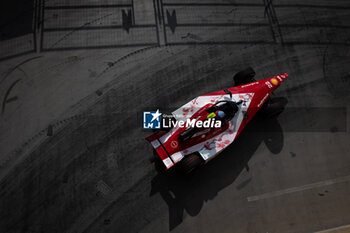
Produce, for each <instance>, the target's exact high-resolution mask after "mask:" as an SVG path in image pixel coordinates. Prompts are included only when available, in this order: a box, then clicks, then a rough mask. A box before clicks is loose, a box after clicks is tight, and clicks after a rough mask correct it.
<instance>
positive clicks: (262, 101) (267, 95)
mask: <svg viewBox="0 0 350 233" xmlns="http://www.w3.org/2000/svg"><path fill="white" fill-rule="evenodd" d="M269 95H270V94H269V93H267V94H266V95H265V96H264V97H263V98H262V99H261V101H260V103H259V104H258V108H260V106H261V105H262V104H263V103H264V102H265V100H266V99H267V98H268V97H269Z"/></svg>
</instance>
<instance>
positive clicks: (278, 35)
mask: <svg viewBox="0 0 350 233" xmlns="http://www.w3.org/2000/svg"><path fill="white" fill-rule="evenodd" d="M272 1H273V0H264V4H265V11H264V16H266V15H267V17H268V18H269V22H270V26H271V32H272V36H273V39H274V41H275V42H276V43H277V42H280V43H282V44H283V37H282V31H281V28H280V25H279V22H278V18H277V15H276V11H275V8H274V6H273V3H272Z"/></svg>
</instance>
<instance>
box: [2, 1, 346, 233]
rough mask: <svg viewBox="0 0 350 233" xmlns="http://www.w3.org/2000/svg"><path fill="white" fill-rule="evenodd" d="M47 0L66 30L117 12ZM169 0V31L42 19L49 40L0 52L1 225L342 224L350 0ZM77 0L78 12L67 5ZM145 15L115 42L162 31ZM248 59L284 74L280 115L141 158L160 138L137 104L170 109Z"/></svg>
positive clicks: (131, 228)
mask: <svg viewBox="0 0 350 233" xmlns="http://www.w3.org/2000/svg"><path fill="white" fill-rule="evenodd" d="M104 2H106V4H108V3H109V2H108V1H104ZM125 2H126V1H121V3H123V4H127V3H125ZM135 2H136V3H137V4H135V5H136V6H135V9H134V10H135V17H136V18H135V19H133V20H135V21H136V22H141V20H139V19H143V20H144V18H147V17H148V16H150V15H151V16H152V20H153V22H158V24H157V25H158V26H159V20H160V21H161V20H162V19H161V18H157V17H154V15H153V14H152V11H153V10H154V11H155V12H158V11H157V4H158V3H159V1H155V2H153V3H154V4H155V5H154V6H155V7H154V6H153V3H152V2H148V1H135ZM47 3H49V1H47ZM51 3H52V5H49V6H47V5H46V7H51V8H50V9H47V11H48V12H49V11H56V10H59V11H63V12H67V13H63V18H62V19H61V21H59V23H61V24H65V25H64V26H66V27H69V26H70V29H69V30H71V29H72V27H79V25H83V26H82V27H85V26H87V27H90V26H91V27H93V26H94V25H95V24H96V25H97V24H98V23H99V22H100V20H102V21H101V24H102V23H107V24H108V22H106V21H103V20H104V19H105V18H104V17H103V16H101V17H100V16H96V17H95V16H94V17H90V14H85V15H84V14H82V13H81V7H80V8H79V7H76V8H74V9H68V8H67V7H65V8H64V9H56V8H55V1H51ZM91 3H93V1H91ZM163 3H164V6H163V7H165V8H166V9H168V8H169V13H170V16H171V13H172V10H174V9H175V10H176V15H177V26H176V28H175V31H174V32H172V31H171V25H172V23H171V19H172V18H171V17H170V19H169V18H167V17H166V16H165V18H166V19H165V22H167V23H168V26H166V27H165V30H166V35H167V38H166V40H165V38H164V37H162V36H161V35H163V34H162V33H164V31H162V30H164V28H162V27H157V28H158V30H159V31H158V32H161V33H159V34H158V35H159V40H158V42H157V41H156V42H157V44H156V45H147V46H135V47H132V46H131V47H130V46H124V47H123V46H121V47H118V46H115V48H113V47H106V46H105V45H104V44H103V43H104V42H105V41H106V40H107V41H108V39H111V38H112V37H114V36H115V34H113V33H111V34H110V37H111V38H104V37H103V39H101V38H102V36H101V38H99V37H98V38H99V39H97V38H96V37H94V36H92V37H89V40H87V39H86V36H87V35H86V34H84V33H85V31H83V30H84V28H83V29H82V30H77V29H74V28H73V30H72V31H69V30H67V32H66V31H64V32H62V31H60V30H58V29H57V28H56V29H50V30H48V32H46V33H47V37H45V36H46V34H45V32H44V34H43V35H44V36H43V40H44V42H43V43H42V44H43V46H42V48H41V49H42V50H40V49H39V48H36V49H39V51H38V50H36V52H33V53H30V54H27V55H18V56H17V55H16V56H15V57H12V58H9V57H8V58H6V59H4V60H2V62H1V63H0V68H1V80H0V81H1V84H0V94H1V98H2V112H1V114H2V115H1V128H0V129H1V131H0V140H1V141H0V143H1V144H0V145H1V146H0V149H1V150H0V151H1V152H0V154H1V155H0V156H1V157H0V159H1V164H0V165H1V167H0V179H1V180H0V232H50V233H51V232H92V233H96V232H118V233H119V232H121V233H124V232H169V231H171V232H249V233H250V232H252V233H253V232H269V233H271V232H278V233H280V232H317V231H322V230H326V229H331V228H336V227H341V226H345V225H349V224H350V186H349V184H350V156H349V155H350V153H349V151H350V144H349V141H350V140H349V139H350V135H349V132H350V131H349V120H350V117H349V114H348V113H349V110H350V105H349V100H350V95H349V93H350V66H349V62H350V49H349V46H350V29H349V28H350V25H349V22H350V20H349V19H350V13H349V12H350V11H349V8H350V5H349V2H347V1H318V2H317V3H315V2H313V1H302V2H301V1H293V2H288V1H273V4H274V9H271V8H270V7H271V5H269V1H267V2H264V1H249V2H248V3H242V2H239V1H237V2H225V1H222V2H220V4H219V3H218V2H216V3H215V4H209V1H205V3H207V5H205V6H198V2H196V4H188V3H187V4H183V2H182V4H180V3H179V2H178V1H164V2H163ZM201 3H204V2H201ZM227 3H229V4H231V5H229V6H227V5H225V4H227ZM65 4H69V2H66V3H65ZM101 4H102V3H101ZM166 4H168V5H166ZM171 4H173V5H171ZM176 4H177V5H176ZM249 4H250V5H249ZM270 4H271V3H270ZM283 4H284V6H283ZM288 4H289V5H288ZM286 5H288V6H286ZM127 7H128V6H127ZM94 9H95V8H94V7H90V8H89V10H92V11H93V10H94ZM106 9H107V10H106ZM106 9H104V10H106V11H108V9H109V8H108V7H107V8H106ZM74 10H76V11H79V12H80V15H79V14H78V15H79V19H78V20H81V22H77V21H74V20H72V18H73V19H74V17H76V15H74V14H75V13H74ZM104 10H101V12H102V13H101V15H107V16H106V17H108V15H109V13H108V12H104ZM273 10H274V11H273ZM72 11H73V13H72ZM145 12H146V13H145ZM150 12H151V13H150ZM163 12H164V13H166V11H163ZM55 14H56V13H53V14H52V15H53V17H49V16H50V14H46V16H47V17H45V18H44V19H45V20H46V21H47V24H46V25H51V27H54V26H55V25H56V24H57V25H58V26H57V25H56V26H57V27H61V26H62V25H61V24H59V23H56V24H55V22H52V20H54V19H56V18H59V17H60V14H61V13H57V14H58V16H55ZM231 14H234V16H232V15H231ZM72 15H73V16H72ZM81 15H83V16H81ZM140 15H141V16H140ZM203 15H204V16H205V17H204V16H203ZM223 15H224V16H223ZM227 15H229V16H227ZM84 17H87V18H88V19H85V18H84ZM89 17H90V18H89ZM225 17H226V18H225ZM227 17H229V18H227ZM91 18H92V19H91ZM67 19H69V20H67ZM147 19H148V18H147ZM276 19H277V20H278V22H277V21H276ZM50 20H51V21H50ZM113 20H114V19H112V21H113ZM115 20H119V18H118V17H117V19H115ZM148 20H149V21H150V22H152V21H151V19H148ZM169 20H170V21H169ZM233 21H234V22H233ZM62 22H63V23H62ZM142 22H144V21H142ZM213 22H214V23H215V26H213V25H209V24H211V23H212V24H213ZM117 23H119V22H117ZM194 24H201V25H200V26H198V25H194ZM223 24H232V25H223ZM52 25H54V26H52ZM96 25H95V26H96ZM181 25H182V26H181ZM107 29H108V27H105V28H102V29H99V30H100V33H103V30H107ZM146 29H147V27H139V28H135V31H136V32H134V31H133V28H131V29H130V33H131V35H130V38H131V39H130V38H128V35H129V34H128V35H125V38H124V37H120V38H121V39H118V40H117V41H116V43H123V42H127V43H131V42H132V43H139V41H138V40H140V37H142V38H143V39H145V41H147V43H149V41H151V42H152V43H153V39H154V38H156V37H155V35H154V34H152V33H151V32H150V31H147V30H148V29H147V30H146ZM94 30H95V29H94V28H90V29H89V30H88V31H90V32H91V33H92V34H93V33H94ZM108 30H109V29H108ZM118 30H119V29H118ZM120 30H121V31H122V30H125V29H120ZM137 30H141V31H137ZM142 30H145V31H142ZM38 31H40V30H39V29H38ZM82 31H83V32H82ZM50 33H51V34H50ZM55 33H57V34H55ZM60 33H61V34H60ZM76 33H82V34H80V35H79V36H76ZM106 33H107V34H108V32H106ZM118 33H120V32H118ZM118 33H117V34H118ZM132 33H136V34H132ZM12 34H13V33H12ZM14 34H16V33H14ZM62 34H63V36H62ZM89 35H90V34H89ZM108 35H109V34H108ZM74 36H76V38H75V37H74ZM148 37H150V38H148ZM118 38H119V37H118ZM112 39H113V38H112ZM112 39H111V41H112ZM130 41H131V42H130ZM6 43H7V42H6ZM16 43H17V42H16ZM94 43H96V44H99V43H100V44H101V48H97V47H98V46H96V44H94ZM145 43H146V42H145ZM82 44H83V45H84V47H82V48H74V47H73V45H74V46H77V45H79V46H80V45H82ZM7 45H8V44H7ZM7 45H6V46H7ZM45 46H46V47H45ZM59 46H62V47H59ZM89 46H91V47H89ZM19 47H20V46H18V48H19ZM12 49H16V48H15V47H13V48H12ZM56 50H59V51H56ZM18 54H20V52H19V53H18ZM11 56H12V55H11ZM248 66H251V67H253V68H254V69H255V71H256V73H257V79H262V78H267V77H271V76H273V75H276V74H279V73H283V72H288V73H289V77H288V79H287V80H286V81H285V82H284V83H283V84H282V86H280V87H279V88H278V89H277V90H276V91H275V95H274V96H273V98H283V99H286V100H288V103H287V107H286V110H285V111H284V112H283V113H282V114H281V115H279V116H278V117H277V118H272V119H263V118H256V119H254V121H252V122H251V123H250V125H249V126H248V127H247V128H246V130H245V131H244V132H243V133H242V134H241V135H240V136H239V137H238V138H237V140H236V141H235V142H234V143H233V144H232V145H231V146H230V147H229V148H228V149H226V150H225V151H224V152H223V153H222V154H220V156H219V157H217V158H216V159H214V160H213V161H211V162H210V163H208V164H207V165H206V166H204V167H203V168H201V169H199V170H197V171H196V172H194V173H193V174H191V176H189V177H187V178H183V177H179V176H178V175H177V174H176V173H175V172H164V171H162V169H161V168H160V166H158V164H155V165H154V164H149V163H148V158H149V157H150V156H151V155H152V154H153V151H152V149H151V146H150V145H149V144H148V143H147V142H146V141H145V140H144V138H145V137H146V136H148V135H150V134H151V133H152V131H149V130H144V129H142V113H143V111H146V110H156V109H160V110H161V111H163V112H170V111H171V110H174V109H176V108H177V107H179V106H181V105H182V104H184V103H186V102H187V101H189V100H191V99H192V98H193V97H195V96H198V95H201V94H206V93H209V92H212V91H216V90H220V89H223V88H227V87H231V86H233V85H234V83H233V80H232V76H233V74H234V73H235V72H238V71H240V70H242V69H244V68H246V67H248Z"/></svg>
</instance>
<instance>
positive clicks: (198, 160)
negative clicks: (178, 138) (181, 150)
mask: <svg viewBox="0 0 350 233" xmlns="http://www.w3.org/2000/svg"><path fill="white" fill-rule="evenodd" d="M203 164H204V160H203V159H202V157H201V156H200V155H199V153H193V154H190V155H187V156H186V157H185V158H184V159H182V161H181V163H180V169H181V171H182V172H183V173H184V174H189V173H190V172H192V171H193V170H195V169H197V168H198V167H200V166H201V165H203Z"/></svg>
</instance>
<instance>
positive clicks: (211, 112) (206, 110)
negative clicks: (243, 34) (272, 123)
mask: <svg viewBox="0 0 350 233" xmlns="http://www.w3.org/2000/svg"><path fill="white" fill-rule="evenodd" d="M254 76H255V72H254V71H253V69H251V68H248V69H246V70H244V71H241V72H239V73H237V74H236V75H235V76H234V81H235V86H234V87H231V88H228V89H224V90H221V91H217V92H213V93H210V94H206V95H202V96H199V97H196V98H195V99H193V100H192V101H190V102H189V103H187V104H185V105H183V106H182V107H181V108H179V109H177V110H175V111H174V112H173V113H172V115H173V117H174V119H175V124H173V127H172V128H171V129H170V130H169V131H159V132H156V133H154V134H152V135H150V136H148V137H147V138H146V140H147V141H149V142H150V143H151V145H152V146H153V148H154V149H155V151H156V154H157V155H158V156H157V157H159V158H160V159H161V160H162V162H163V163H164V165H165V167H166V169H169V168H171V167H173V166H174V165H176V166H180V167H181V170H183V171H184V172H185V173H189V172H191V171H192V170H194V169H196V168H197V167H199V166H201V165H202V164H205V163H207V162H208V161H210V160H211V159H213V158H214V157H215V156H217V155H218V154H219V153H220V152H222V151H223V150H224V149H225V148H227V147H228V145H230V144H231V143H232V142H233V141H234V140H235V139H236V138H237V136H238V135H239V134H240V133H241V131H242V130H243V129H244V127H245V126H246V125H247V124H248V122H249V121H250V120H251V119H252V118H253V116H254V115H256V113H257V112H258V111H259V112H261V111H265V112H268V109H269V108H270V106H269V104H268V103H269V97H270V95H271V93H272V92H273V91H274V90H275V89H276V88H277V87H278V86H280V85H281V83H282V82H283V81H284V80H285V79H286V78H287V77H288V74H287V73H284V74H281V75H277V76H274V77H271V78H267V79H263V80H260V81H256V80H255V79H254ZM276 111H281V110H280V109H276ZM270 112H271V111H270ZM179 122H180V123H179ZM198 122H199V123H198ZM205 126H207V127H205Z"/></svg>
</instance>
